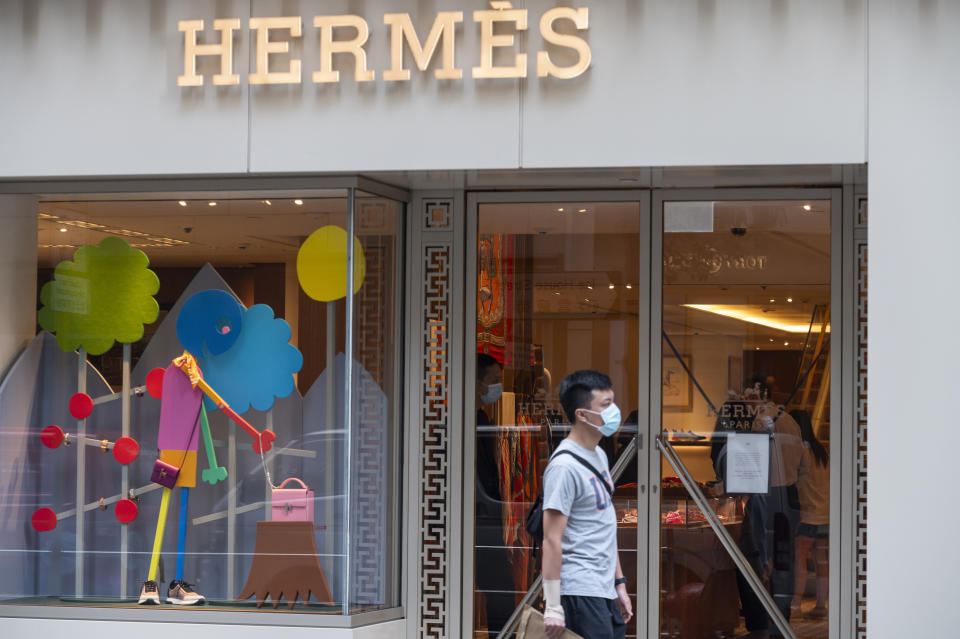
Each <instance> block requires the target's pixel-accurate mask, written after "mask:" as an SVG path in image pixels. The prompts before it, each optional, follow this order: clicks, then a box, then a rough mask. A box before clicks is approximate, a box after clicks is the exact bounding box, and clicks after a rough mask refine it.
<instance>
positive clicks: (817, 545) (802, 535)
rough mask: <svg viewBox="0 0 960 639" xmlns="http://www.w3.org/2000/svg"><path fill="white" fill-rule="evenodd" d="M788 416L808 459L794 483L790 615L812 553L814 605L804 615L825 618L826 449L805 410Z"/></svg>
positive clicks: (794, 610)
mask: <svg viewBox="0 0 960 639" xmlns="http://www.w3.org/2000/svg"><path fill="white" fill-rule="evenodd" d="M790 414H791V415H792V416H793V418H794V420H796V422H797V424H799V425H800V435H801V437H802V438H803V445H804V448H805V449H806V454H807V457H808V463H807V469H808V472H806V473H802V474H801V475H800V478H799V481H798V486H797V487H798V489H799V493H800V507H801V514H800V527H799V529H798V530H797V538H796V555H795V557H796V566H795V570H794V572H795V574H796V583H795V584H794V589H793V602H792V603H791V605H790V608H791V614H793V615H796V616H798V617H799V616H800V614H801V609H800V604H801V603H802V601H803V592H804V590H805V589H806V583H807V558H808V557H809V556H810V551H811V550H813V556H814V561H815V564H816V575H817V603H816V606H814V607H813V608H812V609H810V610H808V611H807V612H806V614H805V616H806V618H808V619H822V618H824V617H826V616H827V586H828V583H829V576H828V573H829V563H828V562H829V559H828V549H829V540H830V457H829V455H828V453H827V449H826V448H824V446H823V444H822V443H820V440H819V439H817V436H816V435H815V434H814V432H813V424H812V423H811V422H810V415H809V413H807V411H805V410H793V411H790Z"/></svg>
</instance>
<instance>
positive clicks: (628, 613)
mask: <svg viewBox="0 0 960 639" xmlns="http://www.w3.org/2000/svg"><path fill="white" fill-rule="evenodd" d="M617 605H618V606H620V616H621V617H623V623H628V622H629V621H630V619H632V618H633V604H632V603H630V595H628V594H627V584H620V585H619V586H617Z"/></svg>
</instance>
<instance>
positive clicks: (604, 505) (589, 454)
mask: <svg viewBox="0 0 960 639" xmlns="http://www.w3.org/2000/svg"><path fill="white" fill-rule="evenodd" d="M557 450H558V451H560V450H569V451H571V452H572V453H575V454H577V455H579V456H580V457H582V458H584V459H585V460H587V461H588V462H589V463H590V464H591V465H592V466H593V467H594V468H596V469H597V471H598V472H600V474H601V475H603V476H604V478H605V479H607V480H608V481H609V480H610V466H609V465H608V464H607V455H606V454H605V453H604V452H603V451H602V450H601V449H599V448H596V449H594V450H587V449H586V448H584V447H583V446H580V445H579V444H575V443H574V442H572V441H570V439H569V438H568V439H564V440H563V441H562V442H561V443H560V445H559V446H557ZM543 509H544V510H548V509H549V510H558V511H560V512H561V513H563V514H564V515H566V516H567V528H566V530H564V531H563V540H562V544H561V547H562V556H561V557H562V565H561V569H560V594H563V595H580V596H584V597H604V598H606V599H616V597H617V591H616V588H615V587H614V584H613V580H614V578H615V577H616V570H617V514H616V511H615V510H614V508H613V503H612V500H611V499H610V493H608V492H607V489H606V488H604V487H603V486H602V485H600V480H599V479H597V476H596V475H594V474H593V471H591V470H590V469H589V468H587V467H586V466H584V465H583V464H581V463H580V462H579V461H577V460H576V459H574V458H573V457H571V456H570V455H555V456H554V457H553V458H552V459H551V460H550V463H549V464H547V470H546V471H545V472H544V473H543Z"/></svg>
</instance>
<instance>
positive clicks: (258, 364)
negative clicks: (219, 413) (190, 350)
mask: <svg viewBox="0 0 960 639" xmlns="http://www.w3.org/2000/svg"><path fill="white" fill-rule="evenodd" d="M241 308H242V306H241ZM241 320H242V326H243V329H242V330H241V331H239V336H237V339H236V342H234V344H233V345H232V346H231V347H230V348H229V349H227V350H225V351H223V352H222V353H219V354H214V353H211V352H210V350H209V349H208V348H206V347H204V349H203V355H202V356H198V354H196V353H194V356H195V357H197V363H198V364H200V370H201V371H203V377H204V379H205V380H206V381H207V383H208V384H210V386H211V387H212V388H213V389H214V390H215V391H216V392H217V393H218V394H219V395H220V396H221V397H223V399H224V401H225V402H227V404H229V405H230V408H232V409H233V410H235V411H236V412H237V413H238V414H241V415H242V414H243V413H245V412H247V411H248V410H249V409H250V407H251V406H252V407H253V408H255V409H257V410H260V411H265V410H269V409H270V407H271V406H273V402H274V399H275V398H278V397H286V396H287V395H289V394H290V393H292V392H293V389H294V383H293V375H294V373H296V372H298V371H299V370H300V369H301V368H302V367H303V355H302V354H301V353H300V351H299V350H297V348H296V347H295V346H293V345H292V344H290V325H289V324H287V322H285V321H284V320H282V319H275V318H274V316H273V309H272V308H270V307H269V306H267V305H266V304H255V305H253V306H251V307H250V308H249V309H247V310H246V311H244V312H243V316H242V318H241ZM235 334H236V333H235ZM206 401H207V407H208V409H211V410H212V409H214V408H216V407H215V406H213V403H212V402H210V401H209V399H208V400H206Z"/></svg>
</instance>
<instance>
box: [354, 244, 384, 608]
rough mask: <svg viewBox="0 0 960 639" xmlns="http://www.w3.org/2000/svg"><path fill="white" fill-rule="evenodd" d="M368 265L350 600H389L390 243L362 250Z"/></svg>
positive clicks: (358, 379)
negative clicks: (386, 577) (387, 390)
mask: <svg viewBox="0 0 960 639" xmlns="http://www.w3.org/2000/svg"><path fill="white" fill-rule="evenodd" d="M363 252H364V255H365V257H366V263H367V275H366V278H365V279H364V285H363V286H362V287H361V288H360V292H359V294H358V295H357V296H356V298H355V299H356V300H357V310H358V314H359V318H360V325H359V330H358V335H357V337H358V340H357V341H358V347H359V348H358V352H357V358H358V359H359V361H360V365H361V367H362V370H360V371H356V370H355V371H354V389H355V391H354V400H353V401H354V412H353V414H354V419H355V420H356V422H355V429H354V435H353V437H354V440H353V445H354V450H355V451H356V459H357V463H356V464H354V465H353V478H352V479H353V486H354V491H353V495H352V500H353V503H352V512H353V513H354V515H353V516H354V517H355V518H356V519H355V522H354V526H353V530H354V533H355V534H354V535H353V538H352V539H351V545H352V548H351V555H352V556H353V557H355V560H354V561H352V562H351V570H352V572H353V574H352V575H351V578H350V583H351V584H353V594H352V595H351V601H353V602H356V603H360V604H374V605H377V604H384V603H386V584H385V583H384V581H383V579H384V575H385V574H386V564H385V562H386V557H387V542H388V536H387V530H386V522H387V501H386V500H387V495H388V494H389V490H388V486H387V473H386V472H385V469H386V468H387V449H386V448H387V442H388V437H387V429H388V428H389V424H388V412H389V411H388V409H387V401H388V400H387V397H386V395H385V394H384V390H382V389H384V388H385V386H384V382H385V379H386V375H385V368H386V362H385V353H386V352H387V349H388V346H387V343H388V341H389V339H388V338H389V334H388V332H387V331H389V330H390V322H388V321H387V320H388V318H389V317H390V311H391V308H390V303H389V295H387V291H389V290H390V281H389V279H388V278H389V277H390V273H389V269H386V268H385V266H386V264H389V258H388V254H389V253H390V250H389V247H386V246H379V245H377V243H376V241H375V240H374V241H373V242H371V241H368V242H366V246H364V249H363Z"/></svg>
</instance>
